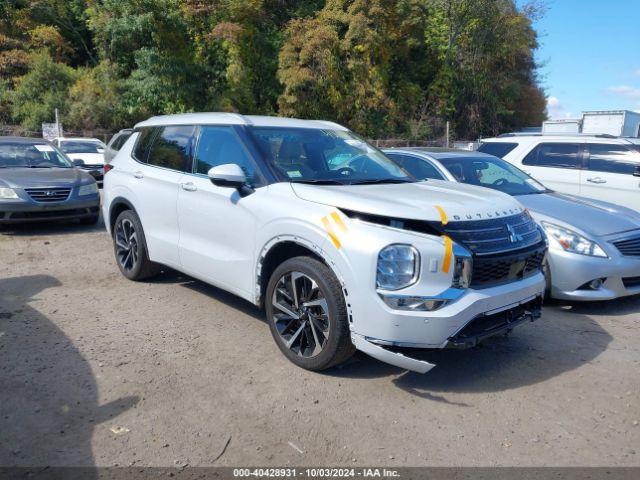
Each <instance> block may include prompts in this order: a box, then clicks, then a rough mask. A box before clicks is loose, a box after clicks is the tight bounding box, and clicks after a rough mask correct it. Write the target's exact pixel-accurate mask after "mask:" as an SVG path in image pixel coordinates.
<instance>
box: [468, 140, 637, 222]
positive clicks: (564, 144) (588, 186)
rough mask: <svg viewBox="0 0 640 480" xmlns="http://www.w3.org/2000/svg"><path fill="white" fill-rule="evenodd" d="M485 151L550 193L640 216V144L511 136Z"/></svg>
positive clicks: (487, 144) (487, 145)
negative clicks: (611, 205) (621, 208)
mask: <svg viewBox="0 0 640 480" xmlns="http://www.w3.org/2000/svg"><path fill="white" fill-rule="evenodd" d="M478 150H479V151H481V152H484V153H488V154H491V155H495V156H497V157H500V158H503V159H504V160H506V161H508V162H510V163H513V164H514V165H515V166H517V167H519V168H520V169H522V170H524V171H525V172H527V173H528V174H529V175H531V176H532V177H534V178H535V179H536V180H538V181H540V182H542V183H543V184H544V185H545V186H547V187H548V188H551V189H553V190H557V191H558V192H562V193H568V194H573V195H581V196H583V197H589V198H595V199H597V200H603V201H607V202H611V203H616V204H618V205H622V206H625V207H628V208H632V209H634V210H638V211H640V145H638V144H637V143H634V141H632V140H628V139H624V138H616V137H612V136H609V135H597V136H584V135H575V136H568V135H518V134H506V135H503V136H500V137H498V138H488V139H484V140H482V143H481V145H480V147H479V148H478Z"/></svg>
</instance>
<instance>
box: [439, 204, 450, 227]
mask: <svg viewBox="0 0 640 480" xmlns="http://www.w3.org/2000/svg"><path fill="white" fill-rule="evenodd" d="M436 210H438V213H439V214H440V221H441V222H442V225H446V224H447V223H449V219H448V218H447V212H445V211H444V208H442V207H441V206H440V205H436Z"/></svg>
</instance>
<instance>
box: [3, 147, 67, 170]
mask: <svg viewBox="0 0 640 480" xmlns="http://www.w3.org/2000/svg"><path fill="white" fill-rule="evenodd" d="M72 167H73V165H71V163H69V161H68V160H67V159H66V158H65V156H64V155H63V154H62V153H60V152H59V151H58V150H56V149H55V148H54V147H53V146H51V145H49V144H47V143H23V142H15V143H13V142H9V143H5V142H2V143H0V168H72Z"/></svg>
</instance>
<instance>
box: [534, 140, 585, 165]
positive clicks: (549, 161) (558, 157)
mask: <svg viewBox="0 0 640 480" xmlns="http://www.w3.org/2000/svg"><path fill="white" fill-rule="evenodd" d="M581 149H582V144H580V143H541V144H540V145H538V146H537V147H536V148H534V149H533V150H532V151H531V152H529V154H528V155H527V156H526V157H525V158H524V160H523V161H522V164H523V165H532V166H537V167H554V168H574V169H577V168H581V166H582V162H581V160H580V150H581Z"/></svg>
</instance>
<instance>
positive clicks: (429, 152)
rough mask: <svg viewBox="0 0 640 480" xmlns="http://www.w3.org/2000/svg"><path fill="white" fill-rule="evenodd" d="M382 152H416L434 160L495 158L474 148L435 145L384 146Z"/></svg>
mask: <svg viewBox="0 0 640 480" xmlns="http://www.w3.org/2000/svg"><path fill="white" fill-rule="evenodd" d="M382 151H383V152H396V153H414V154H415V153H418V154H423V155H424V156H428V157H430V158H432V159H434V160H442V159H444V158H460V159H462V158H474V159H478V158H483V157H485V158H496V157H495V156H493V155H489V154H487V153H482V152H478V151H476V150H461V149H453V148H437V147H403V148H384V149H383V150H382Z"/></svg>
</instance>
